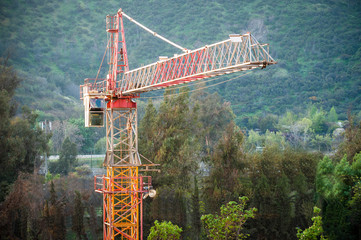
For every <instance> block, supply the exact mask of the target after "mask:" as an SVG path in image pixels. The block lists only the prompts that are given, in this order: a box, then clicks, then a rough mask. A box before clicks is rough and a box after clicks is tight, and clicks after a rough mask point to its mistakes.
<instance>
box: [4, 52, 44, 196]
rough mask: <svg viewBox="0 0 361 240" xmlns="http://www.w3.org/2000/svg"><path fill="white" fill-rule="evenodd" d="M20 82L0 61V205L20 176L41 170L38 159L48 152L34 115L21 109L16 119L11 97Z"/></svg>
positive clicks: (15, 105)
mask: <svg viewBox="0 0 361 240" xmlns="http://www.w3.org/2000/svg"><path fill="white" fill-rule="evenodd" d="M19 82H20V79H19V78H18V77H17V74H16V72H15V71H14V70H13V69H12V68H11V67H9V66H8V65H7V60H3V59H0V136H1V137H0V164H1V166H2V167H3V168H4V169H6V171H0V202H2V201H3V200H4V199H5V195H6V193H7V192H8V190H9V185H10V184H11V183H13V182H14V181H15V180H16V179H17V177H18V174H19V172H27V173H30V172H34V171H35V170H36V169H38V168H39V167H40V164H41V159H40V156H41V155H42V154H43V153H44V152H46V151H47V150H48V146H47V143H48V140H49V136H47V135H46V134H45V133H44V132H43V131H42V130H41V129H40V128H39V127H38V125H37V122H36V119H37V115H36V114H34V113H33V112H32V111H30V110H29V109H28V108H26V107H23V108H22V115H21V116H15V113H16V111H17V104H16V102H15V101H14V99H13V97H14V93H15V90H16V88H17V86H18V84H19Z"/></svg>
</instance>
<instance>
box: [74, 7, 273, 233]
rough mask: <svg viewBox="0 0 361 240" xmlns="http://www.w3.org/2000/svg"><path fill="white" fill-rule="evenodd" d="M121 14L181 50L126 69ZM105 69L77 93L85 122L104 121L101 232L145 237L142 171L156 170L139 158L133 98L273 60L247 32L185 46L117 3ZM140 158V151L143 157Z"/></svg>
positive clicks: (147, 188)
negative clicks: (117, 9) (119, 7)
mask: <svg viewBox="0 0 361 240" xmlns="http://www.w3.org/2000/svg"><path fill="white" fill-rule="evenodd" d="M123 16H124V17H126V18H127V19H129V20H130V21H131V22H134V23H135V24H136V25H138V26H140V27H141V28H143V29H145V30H146V31H148V32H150V33H151V34H152V35H154V36H155V37H158V38H160V39H162V40H163V41H165V42H167V43H169V44H171V45H173V46H174V47H176V48H179V49H180V50H182V51H183V53H182V54H179V55H174V56H173V57H170V58H168V57H160V58H159V61H157V62H155V63H152V64H149V65H147V66H144V67H140V68H137V69H134V70H129V65H128V55H127V48H126V42H125V35H124V27H123ZM106 23H107V24H106V31H107V33H108V34H107V35H108V45H107V50H108V56H109V71H108V74H107V77H106V78H105V79H98V78H96V79H85V81H84V84H83V85H81V86H80V91H81V94H80V97H81V99H83V103H84V107H85V126H86V127H102V126H104V121H103V119H104V115H105V119H106V121H105V126H106V157H105V159H104V165H105V166H106V174H104V175H101V176H95V181H94V185H95V186H94V187H95V190H96V191H97V192H100V193H102V194H103V228H104V232H103V238H104V239H109V240H114V239H134V240H136V239H143V232H142V228H143V225H142V224H143V218H142V214H143V211H142V204H143V198H145V197H147V196H150V197H154V195H155V190H154V189H152V183H151V178H150V177H147V176H142V175H140V174H139V172H141V171H157V169H154V167H157V164H154V163H152V162H151V161H149V160H148V163H142V161H141V157H140V156H142V155H140V154H139V153H138V130H137V125H138V122H137V104H136V102H134V101H133V98H136V97H138V96H139V95H140V94H141V93H143V92H148V91H153V90H157V89H161V88H167V87H171V86H175V85H179V84H184V83H188V82H192V81H197V80H201V79H205V78H209V77H214V76H219V75H223V74H229V73H233V72H239V71H246V70H252V69H256V68H260V69H263V68H265V67H266V66H268V65H272V64H276V61H275V60H274V59H273V58H272V57H271V56H270V54H269V46H268V44H260V43H259V42H258V41H257V40H256V38H255V37H254V36H253V35H251V33H246V34H243V35H241V34H231V35H229V38H228V39H227V40H224V41H222V42H218V43H214V44H211V45H207V46H204V47H201V48H199V49H196V50H188V49H186V48H184V47H181V46H180V45H178V44H175V43H173V42H172V41H170V40H168V39H166V38H164V37H162V36H160V35H159V34H157V33H155V32H154V31H152V30H150V29H149V28H147V27H145V26H143V25H142V24H140V23H139V22H137V21H135V20H134V19H132V18H131V17H129V16H128V15H126V14H125V13H124V12H123V11H122V9H119V11H118V12H117V14H116V15H111V16H107V18H106ZM143 158H144V157H143Z"/></svg>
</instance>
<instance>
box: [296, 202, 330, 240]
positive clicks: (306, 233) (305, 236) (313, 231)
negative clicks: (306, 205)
mask: <svg viewBox="0 0 361 240" xmlns="http://www.w3.org/2000/svg"><path fill="white" fill-rule="evenodd" d="M320 211H321V209H319V208H318V207H314V208H313V213H314V214H315V216H314V217H312V222H313V224H312V226H310V227H309V228H307V229H305V230H302V229H297V238H298V239H300V240H317V239H321V240H326V239H327V237H324V235H323V232H324V231H323V227H322V217H321V216H320V215H319V214H320Z"/></svg>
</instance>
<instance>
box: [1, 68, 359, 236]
mask: <svg viewBox="0 0 361 240" xmlns="http://www.w3.org/2000/svg"><path fill="white" fill-rule="evenodd" d="M1 73H2V75H1V76H2V78H1V80H2V82H6V81H9V79H17V76H16V73H15V72H14V71H13V70H12V69H11V68H10V67H9V66H7V65H6V64H5V63H3V65H2V72H1ZM1 86H2V89H1V99H7V101H5V102H4V103H7V104H4V105H3V106H4V108H3V111H2V113H1V116H2V118H4V121H5V122H7V123H8V125H4V126H3V127H2V129H1V131H2V134H4V135H2V136H5V137H3V138H1V139H2V142H1V149H6V150H5V152H3V151H2V158H1V160H2V163H3V165H4V166H8V169H9V170H10V171H2V172H1V173H2V174H1V176H0V177H1V179H0V180H1V182H2V187H3V189H5V190H7V192H4V193H5V194H3V196H2V198H3V201H2V202H1V205H0V212H1V214H0V217H1V219H0V220H1V228H0V229H1V236H4V238H5V239H6V238H7V239H16V238H18V239H50V238H52V239H64V238H66V239H72V238H78V239H89V238H90V239H96V238H98V236H100V235H101V228H102V224H101V221H102V218H101V212H100V211H101V196H100V195H96V194H95V192H94V191H93V186H92V183H93V181H92V180H91V177H90V176H91V171H90V169H89V166H86V165H83V166H81V165H79V164H78V163H77V160H76V158H75V156H76V154H77V150H78V149H82V147H81V146H78V147H77V144H76V143H75V142H74V141H73V140H71V139H73V138H74V136H78V138H79V139H80V138H81V137H84V136H86V132H84V131H81V129H80V128H75V126H76V124H75V123H73V122H74V121H73V120H70V121H67V122H63V123H66V124H69V126H70V125H71V126H72V127H68V128H70V130H71V129H73V131H69V129H68V128H66V127H65V128H58V129H60V130H65V131H64V132H63V135H61V134H60V133H61V132H62V131H60V130H59V133H57V134H58V135H59V137H60V136H63V138H62V139H63V140H61V141H60V142H61V144H60V145H61V147H60V148H59V153H60V158H59V160H58V161H55V162H53V163H52V165H51V166H50V171H51V173H52V174H48V175H46V176H45V177H44V176H42V175H38V174H37V172H38V170H37V167H39V164H40V163H41V157H40V156H41V155H42V154H43V153H44V152H46V151H47V150H48V147H49V145H47V144H46V143H47V142H48V139H49V138H48V137H49V136H47V135H46V134H45V133H44V132H43V131H41V130H40V129H39V127H38V126H37V124H35V120H36V115H34V114H33V113H31V112H30V111H29V110H23V112H24V114H25V115H24V116H23V117H16V116H14V115H11V114H9V113H10V112H13V113H15V112H16V111H14V110H13V111H10V110H11V109H12V105H10V104H9V103H11V102H12V101H10V100H9V99H10V98H9V97H8V96H11V95H9V93H10V94H11V92H12V93H13V92H14V91H13V90H14V89H13V88H12V90H11V89H6V87H5V86H7V84H2V85H1ZM28 116H32V117H31V118H29V117H28ZM337 118H338V117H337V113H336V111H335V110H331V111H330V112H329V113H326V112H324V111H322V110H320V109H317V108H316V107H315V106H311V107H310V108H309V109H308V110H307V111H306V112H305V113H304V114H303V115H302V114H300V115H295V114H292V113H291V112H288V113H286V114H285V115H284V116H282V117H280V118H276V117H275V116H268V117H267V118H266V119H267V120H264V119H261V120H260V121H259V122H257V124H259V125H260V126H263V125H265V126H272V128H273V130H272V132H271V131H269V130H268V127H262V128H261V129H260V130H259V131H253V130H252V131H249V132H248V134H247V135H246V134H245V132H244V131H242V130H240V128H238V127H237V126H236V124H235V123H234V120H235V115H234V114H233V112H232V109H231V107H230V105H229V104H227V103H226V102H222V100H221V98H220V97H219V96H218V94H217V93H213V94H212V93H208V92H205V91H201V90H200V91H197V92H196V93H193V94H190V93H189V88H182V89H180V90H179V91H178V90H174V89H171V90H168V91H166V92H165V95H164V101H162V102H160V104H159V106H158V107H155V105H154V103H153V102H152V101H151V100H150V101H149V102H148V104H147V106H146V109H145V114H144V116H143V118H142V120H141V121H140V125H139V136H140V139H139V148H140V150H141V151H142V154H144V155H145V156H147V157H148V158H150V159H152V160H153V161H154V162H155V163H159V164H161V169H162V172H161V173H157V174H154V175H153V185H154V187H155V188H156V189H157V192H158V195H157V196H156V198H154V199H146V201H145V213H146V214H145V219H144V221H145V222H144V223H145V236H147V235H148V234H149V230H150V229H151V227H152V226H153V223H154V222H155V221H156V220H158V221H167V222H169V221H170V222H171V223H172V224H176V225H177V226H179V227H180V228H181V229H182V237H183V238H185V239H186V238H190V239H206V236H208V237H209V238H211V239H212V238H217V233H214V231H212V229H219V227H221V228H220V229H223V227H222V226H224V230H220V232H219V236H226V237H227V236H228V235H224V234H225V233H227V234H236V235H234V236H239V237H240V238H244V237H246V236H250V238H251V239H279V238H281V239H295V238H296V236H297V232H298V233H299V236H301V235H302V234H301V233H300V232H299V230H297V227H298V228H299V229H306V230H305V232H304V233H303V234H306V233H307V229H308V227H309V226H310V225H311V222H310V219H311V217H312V210H313V207H314V206H315V205H317V206H319V208H320V209H321V210H322V211H321V214H322V221H323V229H324V233H323V234H324V235H325V236H327V237H329V238H330V239H355V238H357V237H358V236H360V232H359V229H360V213H361V210H360V203H361V198H360V196H361V195H360V178H361V158H360V157H361V153H360V151H361V144H360V143H361V123H358V122H357V121H355V120H354V118H353V117H351V116H350V118H349V121H348V127H347V128H346V130H344V137H342V136H338V135H335V134H332V136H331V135H328V134H327V132H332V129H334V127H333V126H334V124H335V121H337ZM75 122H76V121H75ZM20 123H21V124H20ZM59 123H61V122H59ZM13 124H15V125H13ZM9 126H10V127H9ZM67 129H68V130H67ZM74 129H75V130H76V131H75V130H74ZM337 129H340V128H337ZM341 129H343V128H341ZM17 130H20V131H17ZM77 131H78V132H77ZM275 131H276V132H275ZM74 132H77V133H76V134H74ZM333 132H335V131H333ZM69 133H73V135H72V134H69ZM23 134H25V135H23ZM54 134H55V133H54ZM60 138H61V137H60ZM14 141H15V142H16V143H21V142H24V143H25V144H27V145H24V146H23V147H22V148H21V150H23V154H22V155H19V149H18V148H16V147H14V145H11V144H12V143H13V142H14ZM29 141H31V144H30V143H29ZM12 146H13V147H12ZM50 147H51V145H50ZM332 147H333V149H334V150H335V151H334V152H333V153H332V154H329V155H323V153H322V151H324V152H327V151H329V150H330V149H331V148H332ZM34 149H35V150H37V151H35V152H34ZM307 150H309V151H307ZM311 150H312V151H311ZM53 151H54V150H53ZM11 166H15V167H16V168H13V170H12V168H11ZM242 196H247V197H248V199H249V201H248V202H247V209H252V210H245V215H244V216H245V217H246V216H248V217H249V218H250V219H248V221H247V222H245V221H243V220H242V218H241V219H238V218H237V217H236V216H239V215H242V214H243V213H242V212H243V211H244V209H246V208H245V207H246V206H245V204H246V202H245V199H246V198H241V199H240V197H242ZM4 198H5V199H4ZM237 201H240V204H237ZM222 205H224V206H223V207H222ZM225 206H226V207H225ZM220 209H221V212H220V213H219V211H220ZM256 209H257V212H256V213H254V211H255V210H256ZM234 211H237V214H233V212H234ZM226 214H230V215H229V216H228V217H226ZM202 215H203V219H204V223H203V224H202V222H201V216H202ZM224 218H225V219H226V222H225V223H227V224H225V223H224V222H223V223H222V221H223V220H222V219H224ZM206 219H208V220H206ZM229 219H233V220H232V222H229ZM237 221H243V222H240V223H239V224H235V223H236V222H237ZM212 224H213V225H212ZM232 224H234V225H232ZM314 224H315V223H314ZM317 224H321V223H319V222H317ZM158 225H159V224H158ZM163 225H164V224H163ZM163 225H161V224H160V225H159V226H157V222H156V226H155V227H154V228H152V229H153V230H151V232H152V231H153V233H152V234H155V233H154V232H158V233H162V232H163V230H165V229H167V228H168V227H169V226H172V227H171V228H170V231H171V232H173V230H174V229H177V230H176V232H178V233H179V228H177V227H173V225H170V223H169V224H165V225H164V226H163ZM168 225H169V226H168ZM162 226H163V227H162ZM214 226H217V227H214ZM316 226H318V225H316ZM157 229H158V230H157ZM172 229H173V230H172ZM310 229H313V228H312V226H311V227H310ZM167 231H168V230H167ZM162 234H163V233H162ZM165 234H168V233H165ZM215 234H216V235H215ZM300 234H301V235H300ZM320 234H322V232H320ZM229 236H231V235H229ZM232 236H233V235H232Z"/></svg>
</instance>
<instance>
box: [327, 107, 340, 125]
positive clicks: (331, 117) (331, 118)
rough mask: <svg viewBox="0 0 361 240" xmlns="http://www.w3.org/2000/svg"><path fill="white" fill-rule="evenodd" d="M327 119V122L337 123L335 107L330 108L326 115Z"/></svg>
mask: <svg viewBox="0 0 361 240" xmlns="http://www.w3.org/2000/svg"><path fill="white" fill-rule="evenodd" d="M327 118H328V119H327V120H328V121H329V122H337V121H338V116H337V113H336V109H335V107H332V108H331V109H330V112H329V113H328V116H327Z"/></svg>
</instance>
